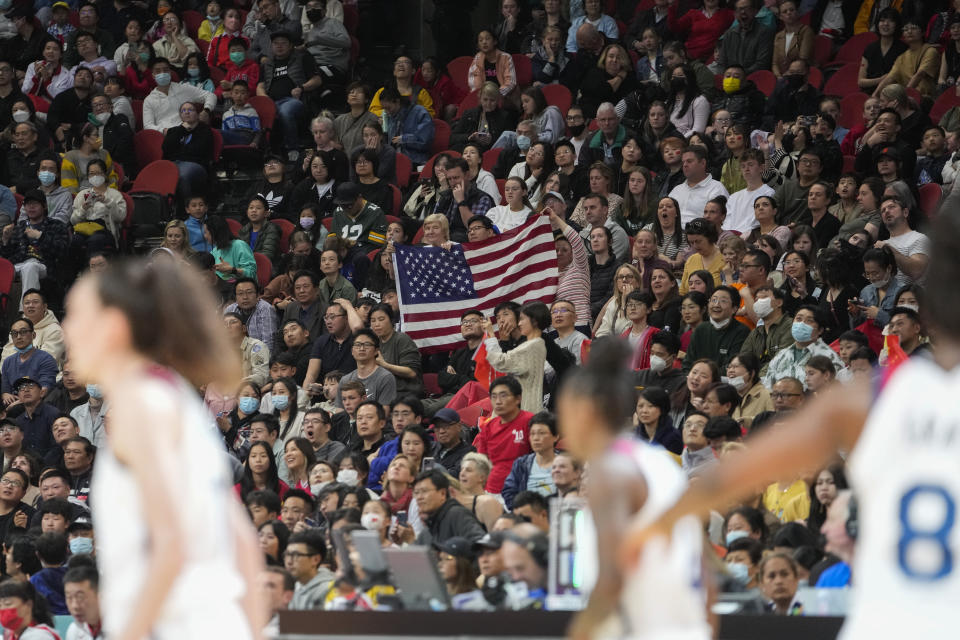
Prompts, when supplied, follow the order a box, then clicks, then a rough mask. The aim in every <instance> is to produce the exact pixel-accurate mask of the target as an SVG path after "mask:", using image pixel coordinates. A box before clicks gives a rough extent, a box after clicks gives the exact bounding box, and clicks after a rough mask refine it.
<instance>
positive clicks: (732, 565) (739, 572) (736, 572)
mask: <svg viewBox="0 0 960 640" xmlns="http://www.w3.org/2000/svg"><path fill="white" fill-rule="evenodd" d="M727 573H729V574H730V576H731V577H733V579H734V580H736V581H737V582H739V583H740V584H741V585H743V586H747V585H748V584H750V567H748V566H747V565H745V564H743V563H742V562H728V563H727Z"/></svg>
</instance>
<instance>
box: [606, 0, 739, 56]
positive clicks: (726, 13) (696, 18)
mask: <svg viewBox="0 0 960 640" xmlns="http://www.w3.org/2000/svg"><path fill="white" fill-rule="evenodd" d="M670 9H671V11H670V12H669V13H668V18H667V27H668V28H669V29H670V31H671V32H673V33H675V34H677V35H680V36H685V37H686V40H685V44H686V48H687V51H688V52H689V55H690V57H691V58H699V59H700V60H707V58H709V57H710V55H711V54H712V53H713V52H714V45H715V44H716V42H717V41H718V40H719V39H720V37H721V36H722V35H723V34H724V33H725V32H726V31H727V29H728V28H729V27H730V25H731V24H732V23H733V19H734V14H733V11H732V10H730V9H728V8H726V7H724V6H723V5H722V4H721V3H720V2H719V1H714V0H706V2H704V4H703V7H702V8H698V9H691V10H689V11H687V12H686V13H684V14H682V15H681V16H678V15H677V14H678V13H679V12H678V11H677V7H675V6H671V7H670ZM614 37H616V36H614Z"/></svg>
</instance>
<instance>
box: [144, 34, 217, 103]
mask: <svg viewBox="0 0 960 640" xmlns="http://www.w3.org/2000/svg"><path fill="white" fill-rule="evenodd" d="M156 45H157V43H154V46H156ZM182 66H183V69H184V71H185V72H186V79H185V80H184V82H186V83H187V84H189V85H191V86H194V87H197V88H198V89H203V90H204V91H210V92H211V93H212V92H214V91H215V89H216V87H215V86H214V84H213V80H212V79H211V78H210V68H209V67H208V66H207V63H206V61H205V60H204V58H203V54H202V53H200V52H199V51H194V52H191V53H189V54H187V58H186V60H185V61H184V63H183V65H182Z"/></svg>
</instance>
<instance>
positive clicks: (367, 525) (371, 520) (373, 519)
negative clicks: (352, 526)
mask: <svg viewBox="0 0 960 640" xmlns="http://www.w3.org/2000/svg"><path fill="white" fill-rule="evenodd" d="M382 519H383V518H382V517H381V516H380V514H379V513H365V514H363V515H362V516H360V524H361V525H362V526H363V528H364V529H366V530H367V531H379V530H380V525H381V524H383V523H382V522H381V520H382Z"/></svg>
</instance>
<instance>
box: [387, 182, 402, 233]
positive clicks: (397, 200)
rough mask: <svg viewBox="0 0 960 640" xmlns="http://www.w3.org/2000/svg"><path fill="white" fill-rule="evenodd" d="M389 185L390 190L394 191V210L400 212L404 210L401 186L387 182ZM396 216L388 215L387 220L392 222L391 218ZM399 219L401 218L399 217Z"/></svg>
mask: <svg viewBox="0 0 960 640" xmlns="http://www.w3.org/2000/svg"><path fill="white" fill-rule="evenodd" d="M387 186H388V187H390V191H391V192H392V193H393V212H394V213H400V212H401V211H402V210H403V194H402V193H401V192H400V187H398V186H397V185H395V184H390V183H387ZM394 217H395V216H387V222H388V223H389V222H390V220H389V219H390V218H394ZM397 220H398V221H399V218H397Z"/></svg>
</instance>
